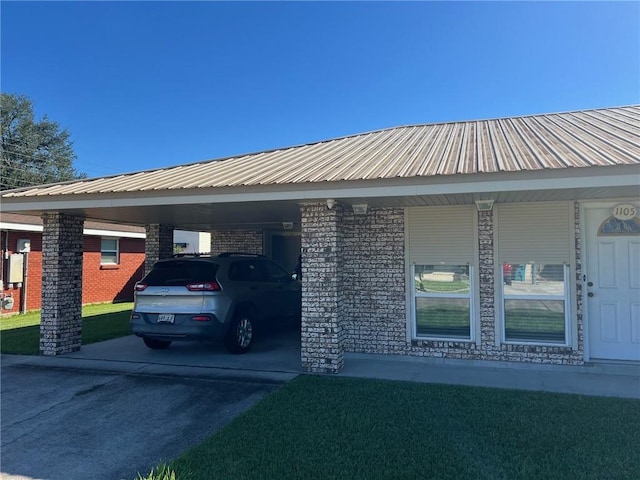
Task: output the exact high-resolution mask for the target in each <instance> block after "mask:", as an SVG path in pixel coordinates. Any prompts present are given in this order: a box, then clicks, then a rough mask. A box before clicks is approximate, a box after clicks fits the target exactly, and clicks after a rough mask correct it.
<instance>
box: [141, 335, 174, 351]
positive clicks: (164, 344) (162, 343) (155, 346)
mask: <svg viewBox="0 0 640 480" xmlns="http://www.w3.org/2000/svg"><path fill="white" fill-rule="evenodd" d="M142 341H143V342H144V344H145V345H146V346H147V347H149V348H151V349H152V350H164V349H165V348H169V345H171V340H158V339H156V338H149V337H143V338H142Z"/></svg>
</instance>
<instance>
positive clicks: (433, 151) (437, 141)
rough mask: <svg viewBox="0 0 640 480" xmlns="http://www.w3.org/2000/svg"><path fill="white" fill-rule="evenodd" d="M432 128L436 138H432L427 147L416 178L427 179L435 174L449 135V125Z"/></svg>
mask: <svg viewBox="0 0 640 480" xmlns="http://www.w3.org/2000/svg"><path fill="white" fill-rule="evenodd" d="M434 128H435V129H436V132H435V135H436V136H435V137H434V139H433V142H432V143H431V145H429V149H428V150H427V152H426V155H425V156H424V160H423V162H422V165H420V168H419V169H418V172H417V176H420V177H427V176H431V175H436V174H437V171H438V166H439V164H440V160H441V159H442V154H443V151H444V148H445V147H444V145H443V144H446V142H447V141H448V138H449V135H450V134H451V125H450V124H440V125H434Z"/></svg>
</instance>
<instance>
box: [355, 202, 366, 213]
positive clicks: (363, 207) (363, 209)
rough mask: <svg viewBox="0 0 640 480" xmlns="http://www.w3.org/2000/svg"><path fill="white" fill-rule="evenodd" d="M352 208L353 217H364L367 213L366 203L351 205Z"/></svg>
mask: <svg viewBox="0 0 640 480" xmlns="http://www.w3.org/2000/svg"><path fill="white" fill-rule="evenodd" d="M352 207H353V213H354V214H355V215H365V214H366V213H367V207H368V205H367V204H366V203H360V204H356V205H352Z"/></svg>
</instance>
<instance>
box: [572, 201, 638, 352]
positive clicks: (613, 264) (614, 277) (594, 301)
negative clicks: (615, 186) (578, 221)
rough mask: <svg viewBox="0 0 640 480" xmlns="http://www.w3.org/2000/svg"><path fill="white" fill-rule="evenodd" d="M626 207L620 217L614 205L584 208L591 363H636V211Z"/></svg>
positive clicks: (586, 290)
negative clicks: (630, 361) (613, 361)
mask: <svg viewBox="0 0 640 480" xmlns="http://www.w3.org/2000/svg"><path fill="white" fill-rule="evenodd" d="M627 205H629V204H627ZM631 206H633V207H635V211H634V210H633V209H632V208H628V207H627V209H626V210H625V212H626V215H623V214H619V215H618V217H619V218H616V217H615V216H614V215H613V212H614V206H608V207H606V208H586V209H585V227H586V257H585V258H586V265H585V266H586V269H585V283H584V294H585V297H584V299H585V302H586V311H585V314H586V322H587V328H588V331H587V334H588V340H586V341H588V342H589V349H588V355H589V358H590V359H603V360H635V361H640V219H638V216H639V212H640V208H638V203H637V202H635V203H634V204H632V205H631ZM629 213H630V214H629ZM627 217H631V218H627Z"/></svg>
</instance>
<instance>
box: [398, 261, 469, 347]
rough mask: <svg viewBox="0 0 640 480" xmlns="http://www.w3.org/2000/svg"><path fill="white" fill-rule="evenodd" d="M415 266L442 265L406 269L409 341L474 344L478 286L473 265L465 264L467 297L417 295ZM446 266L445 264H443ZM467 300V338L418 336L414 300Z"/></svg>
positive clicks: (454, 294) (426, 263) (458, 294)
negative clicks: (467, 279)
mask: <svg viewBox="0 0 640 480" xmlns="http://www.w3.org/2000/svg"><path fill="white" fill-rule="evenodd" d="M416 265H442V263H434V262H431V263H429V262H428V261H426V262H420V263H413V264H411V267H410V268H409V269H408V270H409V279H410V282H409V283H408V285H410V288H409V291H410V294H409V295H410V297H411V300H410V302H411V305H410V308H409V309H408V312H409V317H410V320H409V321H410V332H411V340H412V341H419V340H426V341H431V342H458V343H476V329H477V326H476V325H477V323H478V322H477V320H476V317H477V315H476V312H477V309H476V298H477V297H478V291H477V287H476V285H477V284H478V283H477V282H476V269H475V268H474V266H473V265H469V264H467V266H468V267H469V294H468V295H464V294H460V293H452V294H447V295H439V294H437V293H420V294H417V292H416V289H415V285H414V282H415V274H416V270H415V267H416ZM445 265H446V264H445ZM450 265H460V264H459V263H456V264H450ZM418 297H420V298H443V297H444V298H468V299H469V338H460V337H433V336H426V335H420V336H418V325H417V322H416V318H417V315H416V298H418Z"/></svg>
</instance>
